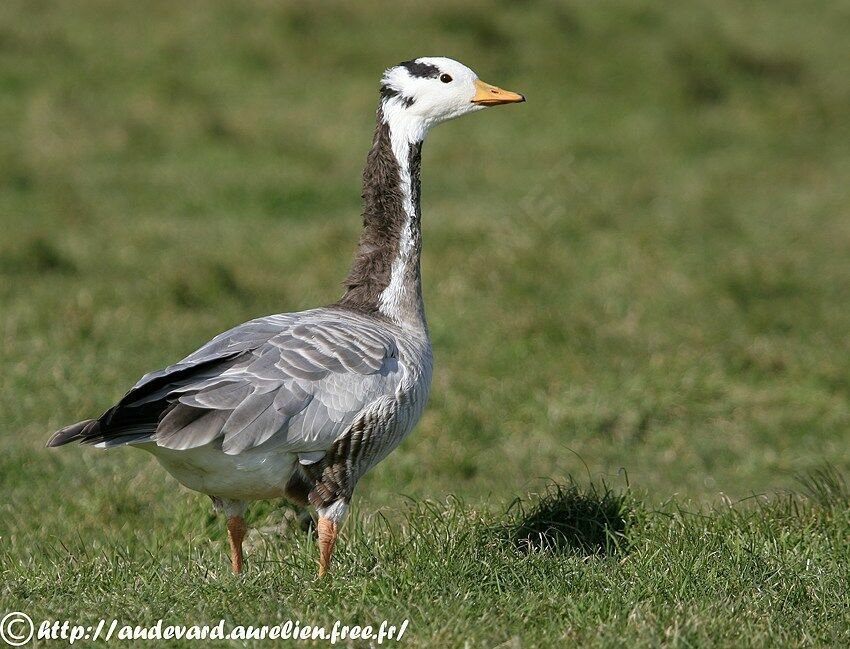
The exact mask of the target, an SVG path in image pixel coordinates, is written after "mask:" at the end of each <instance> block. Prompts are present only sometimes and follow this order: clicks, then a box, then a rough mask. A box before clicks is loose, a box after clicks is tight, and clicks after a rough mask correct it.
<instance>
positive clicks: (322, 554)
mask: <svg viewBox="0 0 850 649" xmlns="http://www.w3.org/2000/svg"><path fill="white" fill-rule="evenodd" d="M318 532H319V577H324V576H325V574H326V573H327V571H328V568H330V567H331V555H332V554H333V551H334V543H336V538H337V536H338V535H339V524H338V523H337V522H336V521H334V520H331V519H330V518H325V517H321V516H320V517H319V524H318Z"/></svg>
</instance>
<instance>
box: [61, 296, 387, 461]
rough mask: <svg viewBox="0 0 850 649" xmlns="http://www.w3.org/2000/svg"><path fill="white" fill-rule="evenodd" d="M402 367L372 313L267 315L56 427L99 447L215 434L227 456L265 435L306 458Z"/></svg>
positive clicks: (200, 439)
mask: <svg viewBox="0 0 850 649" xmlns="http://www.w3.org/2000/svg"><path fill="white" fill-rule="evenodd" d="M402 372H403V368H402V367H400V365H399V361H398V352H397V347H396V341H395V336H394V334H393V332H392V331H391V330H390V329H389V328H387V327H384V326H383V325H382V324H381V323H380V322H378V321H374V320H372V319H367V318H364V317H362V316H358V315H356V314H352V313H348V312H345V311H337V310H333V309H317V310H314V311H305V312H303V313H298V314H284V315H276V316H269V317H267V318H260V319H258V320H253V321H251V322H248V323H245V324H244V325H240V326H239V327H236V328H234V329H231V330H230V331H228V332H225V333H223V334H221V335H220V336H217V337H216V338H214V339H213V340H211V341H210V342H209V343H207V344H206V345H204V346H203V347H202V348H201V349H199V350H198V351H196V352H195V353H193V354H191V355H189V356H188V357H186V358H185V359H183V360H182V361H180V362H179V363H176V364H174V365H171V366H169V367H167V368H165V369H164V370H160V371H158V372H153V373H150V374H147V375H146V376H144V377H143V378H142V379H141V380H140V381H139V382H138V383H137V384H136V385H135V386H134V387H133V388H132V389H131V390H130V391H129V392H128V393H127V394H126V395H125V396H124V397H123V398H122V399H121V401H120V402H119V403H118V404H116V405H115V406H114V407H113V408H110V409H109V410H108V411H107V412H106V413H104V415H103V416H101V417H100V418H99V419H97V420H94V421H92V422H89V423H87V424H86V425H85V426H83V427H82V428H78V429H77V430H73V431H72V430H71V429H72V428H74V427H69V428H68V429H63V430H65V431H69V432H71V433H72V436H71V437H72V439H79V440H80V441H83V442H86V443H93V444H100V445H103V446H114V445H119V444H126V443H133V442H136V443H139V442H155V443H156V444H157V445H159V446H163V447H166V448H172V449H189V448H194V447H197V446H203V445H205V444H208V443H211V442H213V441H218V442H219V443H220V444H221V448H222V450H223V451H224V452H225V453H229V454H237V453H241V452H243V451H246V450H248V449H252V448H255V447H257V446H259V445H261V444H266V443H268V444H269V445H274V446H282V447H285V448H288V449H290V450H291V451H292V452H296V453H299V454H302V455H303V458H304V459H305V461H309V460H310V459H311V457H312V455H311V454H317V457H320V456H321V453H322V452H323V451H324V450H326V449H328V448H329V447H330V446H331V444H332V443H333V441H334V440H335V439H336V438H337V437H338V436H339V435H340V434H341V433H342V432H344V431H345V430H346V429H347V428H348V427H349V426H350V425H351V423H352V422H353V421H354V420H355V418H356V417H357V415H358V414H359V413H360V412H361V411H362V410H363V409H364V408H365V407H366V406H368V405H369V404H370V403H372V402H374V401H375V400H377V399H378V398H380V397H382V396H387V395H392V394H394V393H395V390H396V387H397V386H398V382H399V381H400V378H401V374H402ZM82 424H85V422H81V424H77V425H75V426H77V427H79V426H81V425H82ZM62 433H63V431H60V432H59V433H57V436H56V437H58V436H60V435H62ZM72 439H63V440H60V441H59V443H66V442H67V441H72ZM52 441H53V440H51V442H52Z"/></svg>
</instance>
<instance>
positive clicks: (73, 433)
mask: <svg viewBox="0 0 850 649" xmlns="http://www.w3.org/2000/svg"><path fill="white" fill-rule="evenodd" d="M93 423H94V419H86V420H84V421H79V422H77V423H76V424H71V425H70V426H65V428H62V429H60V430H57V431H56V432H55V433H53V436H52V437H51V438H50V439H49V440H47V444H46V446H47V448H54V447H56V446H63V445H65V444H69V443H71V442H74V441H77V440H79V439H81V438H82V434H83V431H84V430H85V429H86V428H87V427H88V426H90V425H91V424H93Z"/></svg>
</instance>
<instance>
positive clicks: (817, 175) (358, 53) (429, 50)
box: [0, 0, 850, 647]
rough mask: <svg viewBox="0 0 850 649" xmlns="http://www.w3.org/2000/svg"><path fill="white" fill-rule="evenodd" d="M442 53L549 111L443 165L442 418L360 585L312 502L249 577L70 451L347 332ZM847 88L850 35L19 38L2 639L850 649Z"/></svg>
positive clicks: (422, 440) (207, 5) (115, 477)
mask: <svg viewBox="0 0 850 649" xmlns="http://www.w3.org/2000/svg"><path fill="white" fill-rule="evenodd" d="M427 54H440V55H447V56H452V57H454V58H457V59H459V60H461V61H463V62H465V63H467V64H468V65H470V66H471V67H473V68H474V69H476V70H477V72H478V73H479V74H480V75H481V77H482V78H483V79H485V80H487V81H489V82H492V83H495V84H498V85H500V86H503V87H506V88H510V89H512V90H516V91H519V92H523V93H524V94H526V95H527V97H528V102H527V103H526V104H523V105H521V106H513V107H505V108H502V109H494V110H492V111H487V112H485V113H483V114H478V115H475V116H471V117H467V118H465V119H462V120H458V121H456V122H453V123H450V124H447V125H445V126H441V127H440V128H439V129H437V130H435V132H434V133H433V134H432V135H431V137H430V139H429V140H428V142H427V143H426V145H425V149H424V156H423V221H424V237H425V252H424V259H423V272H424V276H425V277H424V282H425V293H426V304H427V308H428V318H429V324H430V327H431V333H432V338H433V344H434V351H435V356H436V368H435V377H434V384H433V387H432V397H431V402H430V405H429V407H428V410H427V411H426V414H425V416H424V417H423V420H422V422H421V423H420V425H419V427H418V428H417V430H416V431H415V433H414V434H413V435H412V436H411V437H410V439H409V440H407V441H406V442H405V443H404V445H403V446H402V447H401V448H399V449H398V450H397V451H396V452H395V453H394V454H393V455H392V456H391V457H390V458H389V459H388V460H387V461H385V462H384V463H383V464H382V465H380V466H379V467H378V468H377V469H376V470H375V471H374V472H373V473H372V474H370V475H369V476H367V478H366V479H365V480H364V481H363V482H361V485H360V488H359V497H358V499H357V500H356V503H355V504H356V510H355V514H354V517H353V519H352V522H351V524H350V525H349V526H348V528H347V534H346V536H345V538H344V540H343V542H342V545H341V547H340V548H339V554H338V562H337V563H336V565H335V575H334V579H333V580H332V581H326V582H316V581H314V579H313V574H314V571H315V565H314V564H315V559H316V557H315V552H314V549H313V545H312V543H311V542H310V540H309V539H308V538H307V537H305V536H304V535H303V534H302V533H301V532H299V531H297V530H296V529H294V528H293V526H292V525H288V524H287V521H288V520H289V519H290V518H291V517H290V516H289V514H288V512H287V510H286V509H285V508H282V507H281V506H280V503H262V504H258V505H256V506H255V507H254V508H253V509H252V510H251V512H250V515H249V516H250V517H249V522H250V523H251V524H252V525H253V526H254V527H255V531H254V532H253V533H252V536H251V537H250V539H249V541H250V545H251V548H250V550H249V555H248V572H247V574H246V575H245V576H244V577H243V578H241V579H234V578H232V577H231V576H230V575H229V574H228V569H227V562H226V559H225V543H224V529H223V522H222V521H221V519H218V518H216V517H215V516H213V514H212V513H211V510H210V507H209V501H208V499H206V498H205V497H202V496H200V495H197V494H193V493H190V492H188V491H186V490H184V489H182V488H180V487H179V486H178V485H177V483H176V482H175V481H174V480H173V479H171V478H170V477H169V476H168V475H167V474H166V473H165V472H164V471H163V470H162V469H160V468H159V467H158V466H157V465H156V464H155V462H154V461H153V460H152V459H151V458H150V457H149V456H147V455H146V454H144V453H141V452H134V451H132V450H127V451H119V452H112V453H101V452H97V451H96V450H94V449H91V448H65V449H62V450H61V451H48V450H46V449H45V448H43V445H44V442H45V441H46V439H47V437H48V436H49V434H50V433H51V432H52V431H53V430H55V429H56V428H58V427H59V426H61V425H63V424H67V423H69V422H72V421H76V420H78V419H81V418H84V417H88V416H92V415H94V414H97V413H99V412H100V411H102V410H103V409H104V408H106V407H107V406H109V405H110V404H111V403H113V402H114V401H115V400H116V399H117V398H118V397H119V396H120V395H121V394H123V392H124V391H125V390H126V389H127V387H129V385H131V384H132V383H133V382H135V380H136V379H137V378H138V377H139V376H141V375H142V374H144V373H145V372H147V371H149V370H151V369H155V368H158V367H161V366H163V365H165V364H168V363H170V362H172V361H174V360H176V359H178V358H180V357H182V356H184V355H185V354H187V353H188V352H190V351H192V350H194V349H195V348H196V347H197V346H199V345H200V344H201V343H203V342H205V341H206V340H207V339H209V338H210V337H211V336H212V335H214V334H216V333H218V332H220V331H222V330H224V329H226V328H228V327H230V326H232V325H234V324H237V323H239V322H242V321H244V320H247V319H250V318H252V317H256V316H259V315H265V314H269V313H275V312H281V311H295V310H299V309H302V308H308V307H312V306H316V305H320V304H326V303H329V302H332V301H334V300H335V299H336V298H337V297H339V295H340V282H341V280H342V278H343V276H344V274H345V271H346V269H347V266H348V263H349V259H350V255H351V253H352V251H353V246H354V242H355V241H356V237H357V233H358V227H359V193H360V187H359V183H360V171H361V166H362V163H363V161H364V157H365V153H366V150H367V148H368V146H369V143H370V138H371V134H372V128H373V121H374V108H375V104H376V100H377V80H378V77H379V75H380V73H381V71H382V70H383V68H384V67H386V66H387V65H390V64H394V63H396V62H398V61H401V60H405V59H409V58H413V57H416V56H420V55H427ZM848 79H850V8H848V5H847V3H844V2H838V1H836V2H822V3H817V7H816V8H815V7H812V6H810V5H809V4H807V3H795V2H790V1H786V0H780V1H770V2H768V1H767V0H760V1H757V2H751V3H737V2H731V1H727V0H721V1H719V2H718V1H715V2H709V1H708V0H698V1H696V2H693V3H664V4H662V3H653V2H646V1H638V2H619V3H618V2H609V1H602V2H593V3H579V2H557V1H555V0H525V1H524V2H513V3H512V2H498V3H484V2H477V1H473V2H470V3H464V4H463V5H460V4H459V3H449V2H443V1H442V0H439V1H437V2H432V3H428V4H427V6H426V5H425V4H414V3H406V2H405V3H397V4H386V5H385V4H379V3H376V2H372V1H368V2H362V3H358V4H356V5H355V4H346V5H343V4H338V3H333V2H324V3H313V4H306V3H297V2H265V1H261V0H256V1H251V2H248V1H239V2H237V1H235V0H234V1H232V2H199V1H192V2H183V3H173V2H151V3H119V2H107V1H105V0H104V1H93V0H85V1H81V2H74V3H60V2H51V1H47V0H44V1H39V2H33V1H24V0H6V1H5V2H3V3H0V122H2V124H3V128H2V129H0V228H1V229H0V232H2V234H0V327H2V336H0V367H2V372H0V491H2V494H3V498H2V500H0V560H1V561H2V584H0V615H1V614H2V613H3V612H5V611H14V610H20V611H25V612H27V613H29V614H30V615H31V616H32V617H33V618H35V619H48V618H49V619H70V620H77V621H79V622H81V623H91V622H93V621H96V620H97V619H98V618H101V617H117V618H119V619H122V620H123V621H124V622H126V623H128V624H152V623H153V622H155V621H156V620H157V619H159V618H166V620H167V621H169V622H171V623H176V624H178V623H183V624H189V623H205V622H206V623H215V622H217V621H218V619H220V618H225V619H226V620H228V623H233V624H246V625H247V624H255V625H256V624H270V623H275V622H279V621H282V620H284V619H288V618H292V619H299V620H301V621H302V622H303V623H315V624H327V623H329V622H330V623H332V622H333V621H334V620H336V619H341V620H342V621H343V622H345V623H360V624H366V623H371V622H374V621H380V620H382V619H389V620H390V621H395V622H400V621H401V620H403V619H405V618H409V620H410V624H409V628H408V630H407V632H406V635H405V637H404V640H403V644H405V645H408V646H422V647H428V646H463V645H464V643H466V642H468V643H469V646H472V647H492V646H497V645H501V646H504V647H534V646H547V645H548V646H564V645H565V644H566V645H567V646H569V644H570V643H573V644H576V645H580V646H612V647H613V646H631V647H640V646H646V647H653V646H659V645H666V646H675V647H693V646H700V647H702V646H729V647H732V646H842V647H843V646H847V645H848V644H850V594H848V583H850V569H848V565H849V564H850V549H848V546H850V513H849V512H850V493H848V489H847V485H846V481H845V479H844V478H843V477H842V476H846V475H848V474H849V473H850V263H848V262H850V257H848V255H849V254H850V207H848V206H850V147H848V146H847V143H848V142H850V119H848V115H850V82H848ZM826 463H829V465H830V466H831V467H832V468H827V469H824V468H823V467H824V466H826ZM569 476H573V477H574V478H575V480H576V483H572V482H570V479H569ZM801 476H802V478H801ZM551 481H554V482H556V483H558V484H561V485H564V487H563V488H562V490H561V492H557V490H556V491H552V489H553V488H552V487H549V491H548V492H547V485H549V484H550V482H551ZM603 483H605V484H607V485H608V487H610V489H611V491H607V490H606V487H604V486H603ZM594 485H595V486H594ZM547 494H548V495H547ZM517 496H519V497H520V498H521V499H522V501H523V504H522V505H521V506H520V505H516V504H514V506H511V505H512V503H513V502H514V499H515V498H516V497H517ZM541 521H544V522H545V521H548V522H549V523H552V524H553V525H554V527H555V528H556V532H553V531H552V530H550V529H549V527H551V526H550V525H548V524H544V523H541ZM281 530H282V531H281ZM557 530H560V532H557ZM541 533H542V535H543V542H542V544H541V543H539V542H538V541H539V540H540V538H541V537H540V534H541ZM523 539H526V540H525V541H523ZM260 644H262V643H260ZM178 645H179V643H178ZM179 646H182V645H179Z"/></svg>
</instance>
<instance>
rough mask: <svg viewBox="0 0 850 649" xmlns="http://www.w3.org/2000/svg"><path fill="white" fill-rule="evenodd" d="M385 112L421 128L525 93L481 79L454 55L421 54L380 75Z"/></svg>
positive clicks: (516, 99) (519, 98) (508, 101)
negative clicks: (502, 87)
mask: <svg viewBox="0 0 850 649" xmlns="http://www.w3.org/2000/svg"><path fill="white" fill-rule="evenodd" d="M381 97H382V108H383V111H384V114H385V115H387V117H389V118H395V119H397V120H399V121H406V122H419V123H421V125H422V127H423V129H424V130H427V129H429V128H430V127H431V126H433V125H435V124H439V123H440V122H445V121H447V120H450V119H454V118H456V117H460V116H461V115H466V114H467V113H473V112H475V111H479V110H482V109H484V108H485V107H487V106H498V105H499V104H513V103H517V102H521V101H525V97H523V96H522V95H520V94H517V93H515V92H511V91H510V90H503V89H501V88H498V87H496V86H492V85H490V84H489V83H484V82H483V81H481V79H479V78H478V75H477V74H475V72H473V71H472V70H470V69H469V68H468V67H466V66H465V65H463V63H460V62H458V61H455V60H454V59H449V58H445V57H441V56H423V57H421V58H418V59H413V60H412V61H405V62H404V63H399V64H398V65H396V66H394V67H391V68H388V69H387V70H386V71H385V72H384V76H383V78H382V79H381Z"/></svg>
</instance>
